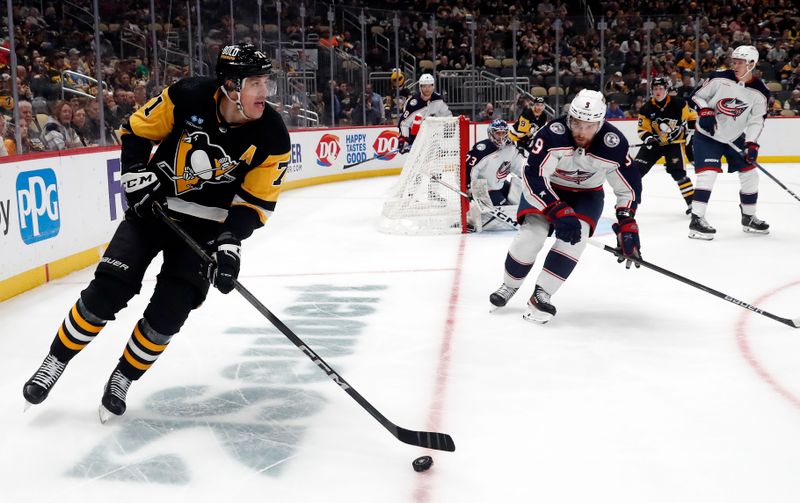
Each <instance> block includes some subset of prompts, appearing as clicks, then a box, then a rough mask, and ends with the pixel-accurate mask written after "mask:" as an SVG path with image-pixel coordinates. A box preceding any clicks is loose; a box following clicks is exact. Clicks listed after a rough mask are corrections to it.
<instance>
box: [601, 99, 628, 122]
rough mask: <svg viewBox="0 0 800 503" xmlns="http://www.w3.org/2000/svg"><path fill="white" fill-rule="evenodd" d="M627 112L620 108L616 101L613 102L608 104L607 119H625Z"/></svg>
mask: <svg viewBox="0 0 800 503" xmlns="http://www.w3.org/2000/svg"><path fill="white" fill-rule="evenodd" d="M624 118H625V112H623V111H622V109H621V108H620V107H619V105H618V104H617V102H616V101H614V100H611V101H609V102H608V110H606V119H624Z"/></svg>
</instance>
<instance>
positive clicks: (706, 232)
mask: <svg viewBox="0 0 800 503" xmlns="http://www.w3.org/2000/svg"><path fill="white" fill-rule="evenodd" d="M716 233H717V229H715V228H713V227H711V226H710V225H709V224H708V221H707V220H706V219H705V217H699V216H697V215H695V214H694V213H692V221H691V222H690V223H689V237H690V238H692V239H702V240H704V241H711V240H712V239H714V234H716Z"/></svg>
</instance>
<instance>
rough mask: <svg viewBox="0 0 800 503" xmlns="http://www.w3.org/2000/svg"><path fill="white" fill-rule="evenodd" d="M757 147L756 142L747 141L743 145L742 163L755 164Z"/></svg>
mask: <svg viewBox="0 0 800 503" xmlns="http://www.w3.org/2000/svg"><path fill="white" fill-rule="evenodd" d="M758 148H759V145H758V143H756V142H752V141H749V142H747V143H745V144H744V162H746V163H747V164H755V162H756V159H758Z"/></svg>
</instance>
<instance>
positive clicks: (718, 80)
mask: <svg viewBox="0 0 800 503" xmlns="http://www.w3.org/2000/svg"><path fill="white" fill-rule="evenodd" d="M768 102H769V90H768V89H767V87H766V86H765V85H764V83H763V82H762V81H761V79H756V78H752V79H750V82H747V83H745V84H742V83H739V82H738V81H737V80H736V74H735V73H734V72H733V70H723V71H719V72H714V73H712V74H711V76H710V77H709V78H708V79H706V80H705V82H703V85H701V86H700V87H698V88H697V89H695V91H694V93H692V97H691V103H690V104H691V105H692V106H693V107H694V108H696V109H697V110H700V109H701V108H711V109H713V110H714V112H715V113H716V119H717V126H716V129H715V130H714V134H713V135H712V134H710V133H709V132H707V131H704V130H703V129H702V128H700V127H698V128H697V130H698V131H700V132H702V133H703V134H704V135H706V136H710V137H711V138H714V139H715V140H717V141H720V142H723V143H727V142H731V141H734V140H736V139H737V138H739V137H740V136H741V135H742V133H744V139H745V141H752V142H756V143H757V142H758V137H759V136H760V135H761V131H762V130H763V129H764V119H765V118H766V117H767V103H768Z"/></svg>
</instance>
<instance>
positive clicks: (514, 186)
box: [508, 176, 522, 205]
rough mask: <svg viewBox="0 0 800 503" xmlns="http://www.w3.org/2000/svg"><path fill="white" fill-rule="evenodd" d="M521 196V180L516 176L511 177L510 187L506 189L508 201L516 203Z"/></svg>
mask: <svg viewBox="0 0 800 503" xmlns="http://www.w3.org/2000/svg"><path fill="white" fill-rule="evenodd" d="M521 198H522V181H521V180H520V179H519V178H517V177H516V176H514V177H512V178H511V187H509V189H508V203H509V204H513V205H518V204H519V200H520V199H521Z"/></svg>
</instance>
